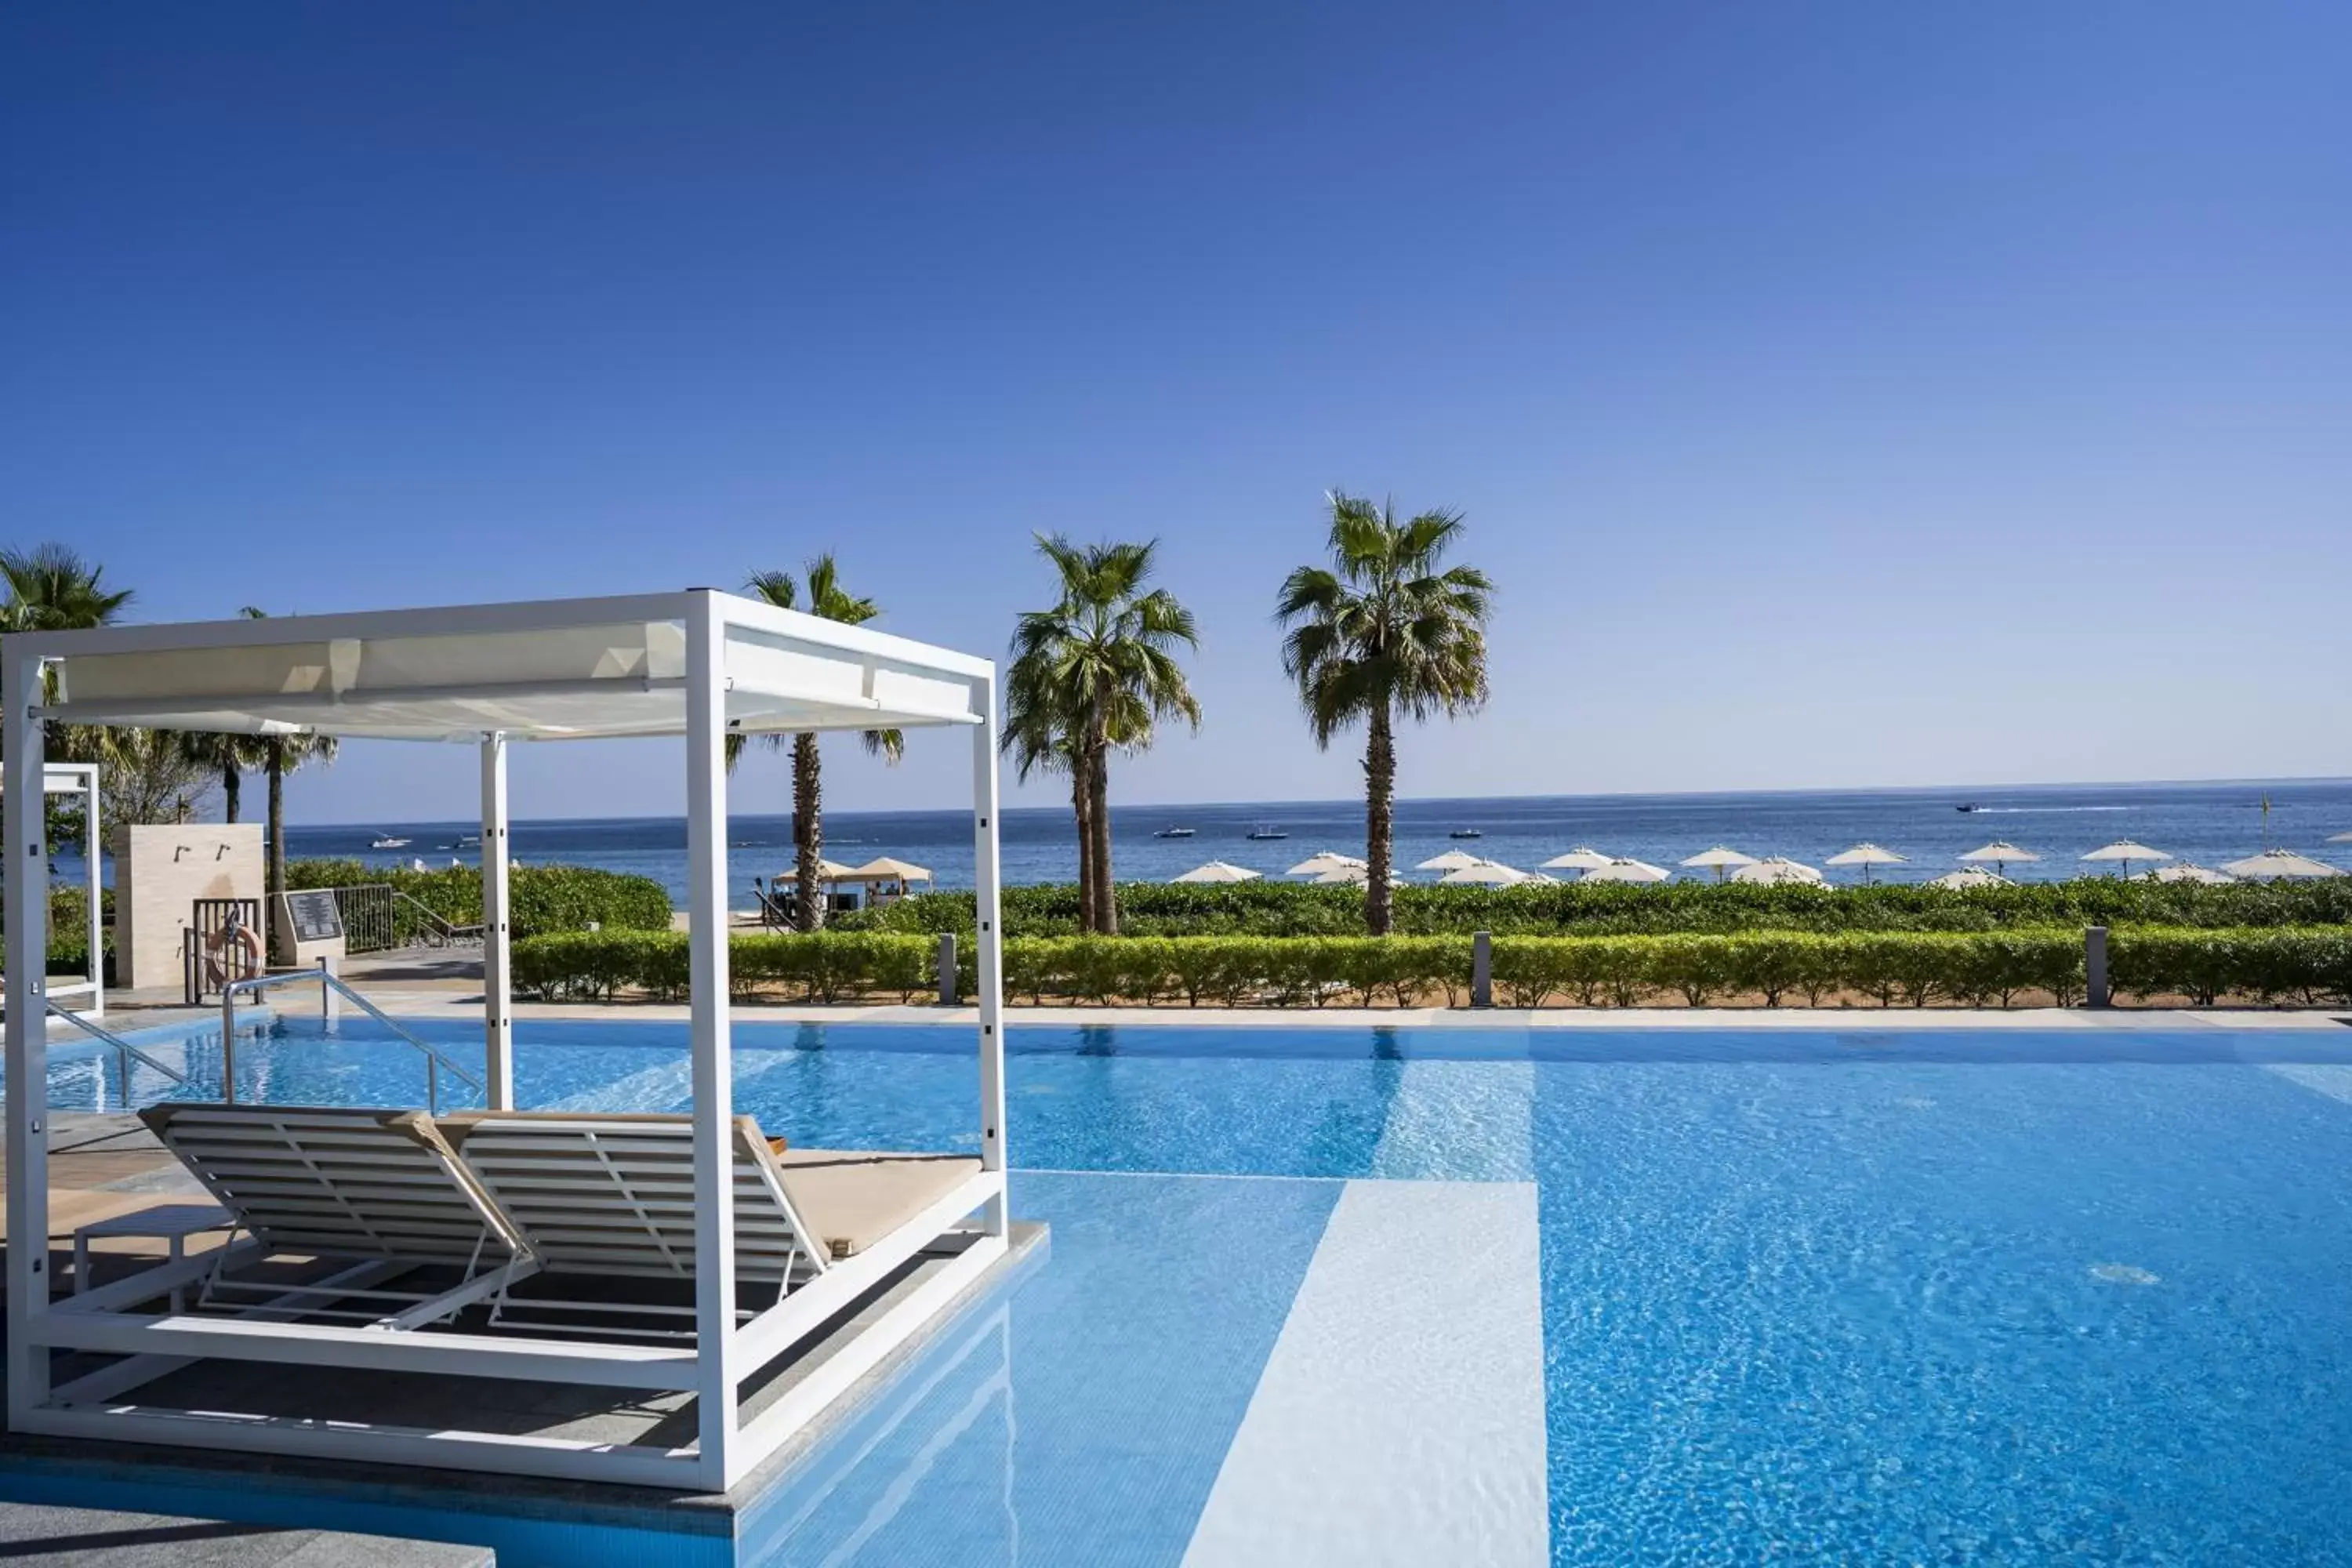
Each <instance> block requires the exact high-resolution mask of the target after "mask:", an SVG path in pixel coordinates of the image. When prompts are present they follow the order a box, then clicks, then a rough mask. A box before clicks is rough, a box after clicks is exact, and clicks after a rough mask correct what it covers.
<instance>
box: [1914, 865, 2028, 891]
mask: <svg viewBox="0 0 2352 1568" xmlns="http://www.w3.org/2000/svg"><path fill="white" fill-rule="evenodd" d="M1927 885H1928V886H1929V887H1931V888H1957V889H1961V890H1962V891H1965V890H1967V889H1969V888H2006V887H2008V886H2009V885H2010V880H2009V879H2008V878H2006V877H2004V876H2001V875H2000V873H1998V872H1994V871H1988V870H1986V869H1985V868H1983V867H1981V866H1963V867H1962V868H1960V869H1958V870H1957V871H1947V872H1945V873H1944V874H1943V875H1942V876H1940V877H1938V878H1937V879H1935V880H1933V881H1931V882H1929V883H1928V884H1927Z"/></svg>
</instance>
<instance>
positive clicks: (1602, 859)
mask: <svg viewBox="0 0 2352 1568" xmlns="http://www.w3.org/2000/svg"><path fill="white" fill-rule="evenodd" d="M1615 858H1616V857H1615V856H1614V855H1603V854H1602V853H1601V851H1600V850H1598V849H1593V848H1590V847H1586V846H1584V845H1582V844H1580V845H1578V846H1577V847H1575V848H1573V849H1571V850H1570V851H1569V852H1568V853H1567V854H1565V855H1555V856H1553V857H1552V858H1550V859H1549V860H1547V861H1545V862H1544V863H1543V868H1544V869H1545V870H1547V871H1598V870H1599V869H1601V867H1603V866H1606V865H1608V864H1609V863H1610V862H1611V861H1612V860H1614V859H1615Z"/></svg>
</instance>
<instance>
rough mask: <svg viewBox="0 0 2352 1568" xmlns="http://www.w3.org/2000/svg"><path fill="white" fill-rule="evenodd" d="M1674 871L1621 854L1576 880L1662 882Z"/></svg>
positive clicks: (1671, 875) (1672, 874)
mask: <svg viewBox="0 0 2352 1568" xmlns="http://www.w3.org/2000/svg"><path fill="white" fill-rule="evenodd" d="M1673 876H1674V873H1673V872H1672V871H1669V870H1667V869H1666V868H1664V866H1653V865H1651V864H1650V863H1649V862H1648V861H1646V860H1636V859H1634V858H1632V857H1631V856H1626V855H1621V856H1619V857H1618V858H1616V859H1614V860H1612V861H1610V862H1609V864H1607V865H1606V866H1596V867H1594V868H1592V869H1591V870H1590V871H1587V872H1586V873H1585V874H1584V875H1583V876H1582V877H1580V878H1579V879H1578V880H1580V881H1585V882H1663V881H1665V880H1667V879H1669V878H1671V877H1673Z"/></svg>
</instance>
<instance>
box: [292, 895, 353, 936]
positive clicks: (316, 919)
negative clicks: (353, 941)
mask: <svg viewBox="0 0 2352 1568" xmlns="http://www.w3.org/2000/svg"><path fill="white" fill-rule="evenodd" d="M285 898H286V924H287V926H288V928H289V930H290V931H292V932H293V936H294V940H295V941H296V942H341V940H342V936H343V912H342V910H341V909H340V908H338V907H337V906H336V903H335V895H334V893H333V892H332V891H331V889H325V888H318V889H311V890H310V891H308V892H301V893H288V894H287V895H285Z"/></svg>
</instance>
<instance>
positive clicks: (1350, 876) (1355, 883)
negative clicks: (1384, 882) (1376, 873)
mask: <svg viewBox="0 0 2352 1568" xmlns="http://www.w3.org/2000/svg"><path fill="white" fill-rule="evenodd" d="M1371 879H1372V874H1371V872H1370V870H1368V869H1366V868H1364V867H1361V866H1332V867H1328V868H1325V869H1323V870H1320V871H1318V872H1316V873H1315V875H1314V876H1312V877H1310V878H1308V879H1307V880H1308V881H1309V882H1311V883H1314V884H1316V885H1318V886H1320V887H1325V888H1360V887H1362V886H1363V885H1364V884H1365V883H1367V882H1369V881H1370V880H1371Z"/></svg>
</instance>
